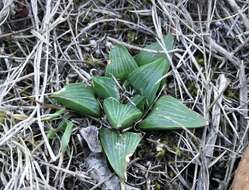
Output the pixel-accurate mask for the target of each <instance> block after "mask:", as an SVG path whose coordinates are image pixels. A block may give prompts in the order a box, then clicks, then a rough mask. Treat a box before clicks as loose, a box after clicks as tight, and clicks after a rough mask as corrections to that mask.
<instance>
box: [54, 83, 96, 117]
mask: <svg viewBox="0 0 249 190" xmlns="http://www.w3.org/2000/svg"><path fill="white" fill-rule="evenodd" d="M52 98H54V99H55V100H56V101H57V102H59V103H61V104H63V105H64V106H65V107H66V108H69V109H71V110H73V111H75V112H77V113H78V114H81V115H92V116H99V114H100V108H99V104H98V101H97V100H96V98H95V97H94V94H93V91H92V89H91V88H90V87H85V86H83V84H81V83H74V84H69V85H67V86H65V87H64V88H63V89H61V90H60V91H58V92H55V93H54V94H53V95H52Z"/></svg>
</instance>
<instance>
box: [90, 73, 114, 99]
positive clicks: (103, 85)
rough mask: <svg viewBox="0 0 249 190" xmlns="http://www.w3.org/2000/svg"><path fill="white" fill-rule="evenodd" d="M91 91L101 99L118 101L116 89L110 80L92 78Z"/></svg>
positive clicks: (106, 78)
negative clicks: (111, 98) (110, 98)
mask: <svg viewBox="0 0 249 190" xmlns="http://www.w3.org/2000/svg"><path fill="white" fill-rule="evenodd" d="M93 90H94V92H95V93H96V94H97V95H98V96H99V97H101V98H109V97H113V98H115V99H117V100H119V91H118V87H117V85H116V83H115V81H114V80H113V79H112V78H109V77H94V78H93Z"/></svg>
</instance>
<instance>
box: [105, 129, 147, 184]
mask: <svg viewBox="0 0 249 190" xmlns="http://www.w3.org/2000/svg"><path fill="white" fill-rule="evenodd" d="M141 139H142V135H141V134H139V133H132V132H125V133H119V132H118V131H115V130H113V129H108V128H102V129H101V130H100V141H101V144H102V147H103V150H104V152H105V154H106V156H107V158H108V161H109V163H110V164H111V166H112V168H113V170H114V171H115V173H116V174H117V175H118V176H119V177H120V178H121V179H122V180H124V181H125V180H126V178H127V177H126V169H127V165H128V163H129V159H130V156H132V155H133V153H134V152H135V150H136V148H137V146H138V144H139V142H140V141H141Z"/></svg>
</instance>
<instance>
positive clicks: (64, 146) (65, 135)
mask: <svg viewBox="0 0 249 190" xmlns="http://www.w3.org/2000/svg"><path fill="white" fill-rule="evenodd" d="M72 132H73V123H72V122H71V121H66V129H65V131H64V133H63V135H62V137H61V152H62V153H65V152H66V150H67V147H68V144H69V141H70V138H71V135H72Z"/></svg>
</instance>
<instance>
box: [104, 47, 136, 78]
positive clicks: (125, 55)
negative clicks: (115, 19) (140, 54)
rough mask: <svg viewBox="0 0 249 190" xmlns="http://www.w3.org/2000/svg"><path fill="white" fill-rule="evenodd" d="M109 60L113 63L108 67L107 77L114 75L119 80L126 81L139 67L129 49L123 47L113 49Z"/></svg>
mask: <svg viewBox="0 0 249 190" xmlns="http://www.w3.org/2000/svg"><path fill="white" fill-rule="evenodd" d="M109 58H110V61H111V63H110V64H108V65H107V67H106V75H113V76H115V77H116V78H117V79H119V80H125V79H126V78H127V76H128V74H129V73H131V72H132V71H133V70H134V69H136V68H137V67H138V66H137V63H136V61H135V60H134V58H133V57H132V56H131V55H130V53H129V51H128V50H127V48H125V47H123V46H121V45H117V46H115V47H114V48H112V49H111V52H110V56H109Z"/></svg>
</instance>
